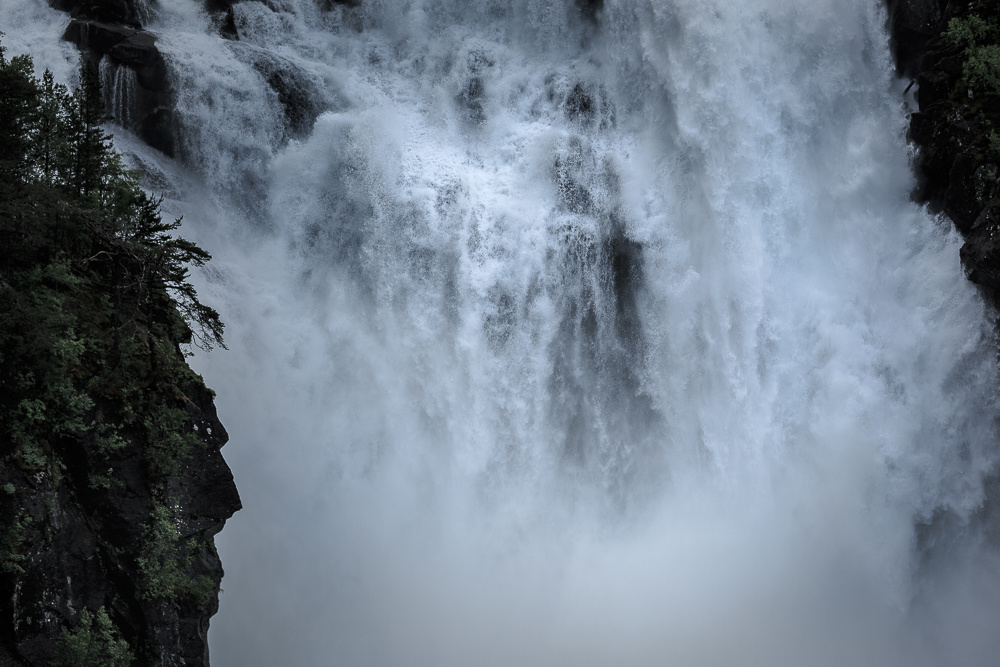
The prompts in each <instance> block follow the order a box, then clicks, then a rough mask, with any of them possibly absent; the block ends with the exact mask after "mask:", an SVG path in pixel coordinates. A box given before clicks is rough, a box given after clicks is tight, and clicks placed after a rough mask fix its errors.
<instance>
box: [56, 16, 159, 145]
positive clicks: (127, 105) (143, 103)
mask: <svg viewBox="0 0 1000 667" xmlns="http://www.w3.org/2000/svg"><path fill="white" fill-rule="evenodd" d="M122 4H123V5H124V4H125V3H122ZM126 6H127V5H126ZM90 15H91V14H86V13H84V12H78V16H90ZM130 15H131V11H124V12H122V13H121V16H130ZM63 39H66V40H67V41H70V42H73V43H74V44H76V45H77V46H78V47H79V48H80V51H81V52H82V53H83V54H84V55H85V56H86V57H89V58H90V59H91V60H92V61H93V62H94V63H95V64H96V65H98V67H99V68H100V69H101V72H102V78H104V82H103V83H104V88H105V91H104V93H105V97H106V99H107V101H108V107H109V109H110V110H111V112H112V115H113V116H114V117H115V120H116V121H118V122H119V123H120V124H121V125H123V126H124V127H126V128H127V129H128V130H131V131H132V132H135V133H136V134H138V135H139V136H140V137H141V138H142V140H143V141H145V142H146V143H147V144H149V145H150V146H152V147H153V148H156V149H159V150H161V151H163V152H164V153H166V154H167V155H170V156H171V157H172V156H173V155H174V111H173V110H174V98H173V94H172V92H171V89H170V83H169V78H168V76H167V65H166V63H165V62H164V60H163V55H162V54H161V53H160V51H159V49H157V48H156V37H155V36H154V35H152V34H151V33H148V32H146V31H144V30H142V29H141V28H139V27H133V26H132V25H129V24H125V23H105V22H103V21H101V20H98V19H92V18H74V19H73V20H72V21H71V22H70V24H69V26H68V27H67V28H66V32H65V33H64V34H63Z"/></svg>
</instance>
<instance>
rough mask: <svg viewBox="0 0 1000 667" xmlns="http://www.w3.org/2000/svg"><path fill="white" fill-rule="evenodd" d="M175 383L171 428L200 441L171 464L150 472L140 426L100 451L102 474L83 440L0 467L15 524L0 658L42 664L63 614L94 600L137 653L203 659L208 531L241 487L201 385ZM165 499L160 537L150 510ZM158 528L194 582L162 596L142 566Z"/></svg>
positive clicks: (151, 559) (169, 659) (217, 525)
mask: <svg viewBox="0 0 1000 667" xmlns="http://www.w3.org/2000/svg"><path fill="white" fill-rule="evenodd" d="M185 393H186V396H184V397H183V399H184V402H185V404H186V405H187V414H188V422H187V423H186V424H183V425H182V426H181V430H182V431H185V432H193V433H195V434H197V436H198V438H199V440H200V442H201V446H200V447H194V448H192V450H191V451H190V453H189V455H188V456H187V457H186V458H184V459H183V460H182V461H181V463H180V466H179V469H178V470H177V472H176V473H174V474H172V475H168V476H158V475H156V474H151V472H150V468H149V464H148V458H149V456H148V451H149V448H150V446H151V443H149V442H144V441H143V440H142V439H141V437H137V438H136V439H134V440H130V442H129V443H128V444H127V445H126V446H124V447H123V448H122V449H121V450H120V451H117V452H116V453H115V454H113V455H112V456H111V457H110V459H109V461H108V462H107V463H108V464H110V467H109V468H108V470H107V473H106V481H105V483H96V484H95V478H94V476H93V475H92V474H88V471H92V470H93V469H94V466H95V462H96V461H97V460H98V454H97V452H96V448H97V446H96V445H95V443H94V442H92V441H90V442H84V441H80V442H77V443H75V446H72V447H65V448H62V451H60V452H58V454H59V455H60V457H59V459H58V460H59V461H60V463H61V464H60V465H58V467H51V466H47V467H43V468H41V469H39V467H38V466H37V465H33V464H31V463H30V462H27V461H21V462H20V465H19V466H18V467H16V468H15V467H10V466H8V467H7V468H6V469H4V470H2V471H0V519H2V521H0V524H2V525H4V526H10V527H11V528H10V529H9V532H13V533H16V535H4V536H2V538H3V540H4V541H6V542H7V543H9V544H7V545H6V546H10V544H12V543H16V544H17V549H16V552H14V551H11V552H6V551H5V552H4V554H5V557H4V561H5V562H4V563H2V566H3V569H4V572H5V574H6V575H7V576H4V577H2V578H0V582H2V586H3V588H4V590H2V591H0V594H2V596H3V599H4V600H5V603H4V605H3V616H4V618H3V619H2V622H0V633H2V635H0V665H8V664H9V665H31V666H33V667H34V666H38V667H41V666H44V665H48V664H50V662H51V661H52V660H53V659H54V658H56V655H57V650H58V646H59V642H60V637H62V636H63V632H64V630H63V628H64V626H65V624H66V623H67V622H68V623H69V624H71V625H76V624H78V623H79V621H80V617H81V612H83V610H86V609H91V610H95V609H99V608H104V609H105V610H106V611H107V613H108V614H109V616H110V617H111V618H112V620H113V622H114V624H115V626H117V628H118V630H120V631H121V633H122V636H123V638H124V639H125V640H126V641H128V643H129V645H130V646H133V647H142V649H141V651H140V654H138V655H136V656H135V657H136V664H138V665H160V666H161V667H167V666H168V665H188V666H197V667H207V666H208V664H209V661H208V643H207V632H208V623H209V619H210V617H211V616H212V615H213V614H215V612H216V611H218V596H217V591H218V587H219V584H220V582H221V580H222V574H223V571H222V564H221V563H220V561H219V557H218V554H217V553H216V551H215V547H214V544H213V537H214V536H215V534H216V533H218V532H219V531H220V530H221V529H222V527H223V525H224V524H225V522H226V520H227V519H228V518H229V517H231V516H232V515H233V513H234V512H236V511H237V510H238V509H240V499H239V495H238V493H237V491H236V486H235V484H234V483H233V476H232V473H231V472H230V470H229V467H228V466H227V465H226V463H225V461H224V460H223V459H222V455H221V453H220V448H221V447H222V445H223V444H225V442H226V440H227V437H228V436H227V435H226V431H225V429H224V428H223V426H222V424H221V423H219V420H218V417H217V416H216V412H215V407H214V405H213V403H212V395H211V392H210V391H209V390H207V389H206V388H205V387H204V386H203V385H201V384H200V383H192V384H190V385H189V386H188V388H187V390H186V391H185ZM53 446H54V447H58V445H53ZM99 460H100V461H101V462H102V463H103V462H104V458H100V459H99ZM165 502H166V503H167V506H168V507H169V511H170V516H169V522H170V526H168V528H170V530H169V531H168V533H170V534H168V535H167V536H166V537H164V535H160V534H157V533H156V528H157V527H156V526H155V525H153V524H151V519H150V517H151V515H152V516H155V508H156V507H163V506H164V503H165ZM158 540H159V541H161V542H162V541H163V540H166V541H167V542H168V544H167V546H168V547H170V548H172V549H176V552H177V554H179V555H177V556H176V558H177V559H179V560H177V561H176V562H174V563H172V564H173V565H176V566H178V567H179V568H181V570H182V572H183V576H184V577H186V578H188V579H189V580H190V581H192V582H199V584H200V588H191V589H190V592H187V593H182V594H179V595H171V596H164V595H162V594H161V593H162V591H160V590H159V589H156V588H153V587H151V584H150V582H149V581H148V579H149V578H150V577H151V574H150V573H151V572H152V571H154V570H155V567H156V566H161V565H163V563H158V562H157V559H158V558H162V557H163V548H164V547H163V545H162V544H158V543H157V541H158ZM171 557H172V556H171Z"/></svg>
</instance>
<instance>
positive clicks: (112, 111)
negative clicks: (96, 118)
mask: <svg viewBox="0 0 1000 667" xmlns="http://www.w3.org/2000/svg"><path fill="white" fill-rule="evenodd" d="M99 74H100V77H101V88H102V90H103V92H104V100H105V105H106V106H107V109H108V115H110V116H111V117H112V118H113V119H114V120H115V122H116V123H118V124H119V125H121V126H122V127H124V128H125V129H127V130H135V129H137V128H136V122H137V119H136V111H137V108H136V88H137V86H138V85H139V83H138V80H137V78H136V75H135V70H134V69H132V68H131V67H129V66H128V65H119V64H118V63H115V62H113V61H112V60H111V59H110V58H108V57H107V56H105V57H103V58H101V62H100V66H99Z"/></svg>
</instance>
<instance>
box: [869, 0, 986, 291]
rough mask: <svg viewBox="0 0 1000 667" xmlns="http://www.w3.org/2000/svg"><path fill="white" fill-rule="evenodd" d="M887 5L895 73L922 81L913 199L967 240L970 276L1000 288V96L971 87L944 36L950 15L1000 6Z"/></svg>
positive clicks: (947, 0) (894, 1)
mask: <svg viewBox="0 0 1000 667" xmlns="http://www.w3.org/2000/svg"><path fill="white" fill-rule="evenodd" d="M887 4H888V8H889V17H890V21H889V23H890V28H891V29H892V31H893V33H892V38H893V39H892V43H893V48H894V51H895V55H896V59H897V64H898V71H899V72H900V74H902V75H903V76H905V77H908V78H910V79H911V80H913V81H914V82H915V83H916V85H917V92H916V98H917V102H918V104H919V110H918V111H917V112H915V113H913V114H911V116H910V130H909V138H910V140H911V141H912V142H914V143H915V144H916V145H917V146H918V147H919V148H920V152H919V155H918V158H917V164H916V168H917V173H918V176H919V178H920V185H919V188H918V190H917V192H916V193H915V197H916V199H918V200H919V201H923V202H927V203H928V204H929V205H930V208H931V210H934V211H941V212H943V213H944V214H945V215H947V216H948V217H949V218H950V219H951V220H952V221H953V222H954V223H955V227H956V228H957V229H958V230H959V231H960V232H961V233H962V235H963V236H964V237H965V239H966V243H965V246H964V247H963V248H962V252H961V256H962V262H963V264H964V266H965V268H966V272H967V275H968V277H969V279H970V280H971V281H973V282H975V283H977V284H980V285H983V286H984V287H986V288H988V289H990V290H995V289H998V288H1000V252H998V251H997V250H998V244H997V242H996V240H995V237H996V234H997V232H998V224H997V223H998V221H997V210H996V203H997V197H998V195H1000V165H998V164H997V155H996V152H995V149H994V148H991V146H990V132H991V130H992V128H994V127H996V126H998V123H1000V94H997V93H996V92H995V91H994V92H990V91H984V90H978V91H973V90H972V89H971V88H967V85H966V84H965V83H963V81H964V78H963V77H964V73H965V72H964V68H965V59H966V57H967V55H966V53H965V51H964V49H963V48H962V46H961V45H959V44H956V43H955V42H954V41H953V40H951V39H949V38H948V37H947V36H946V35H945V32H946V31H947V29H948V24H949V22H950V21H951V20H952V19H955V18H959V19H963V18H964V17H966V16H968V15H970V13H976V14H977V15H980V16H987V17H992V18H990V20H997V16H996V14H997V11H998V10H997V7H996V5H992V4H991V3H988V2H972V3H970V2H967V1H958V0H888V3H887ZM984 12H985V13H984Z"/></svg>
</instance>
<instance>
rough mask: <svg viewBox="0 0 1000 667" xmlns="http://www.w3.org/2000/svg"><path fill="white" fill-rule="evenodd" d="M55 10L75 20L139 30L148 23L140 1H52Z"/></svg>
mask: <svg viewBox="0 0 1000 667" xmlns="http://www.w3.org/2000/svg"><path fill="white" fill-rule="evenodd" d="M51 4H52V6H53V7H54V8H55V9H60V10H62V11H64V12H68V13H69V15H70V16H71V17H73V18H76V19H83V20H92V21H100V22H102V23H116V24H122V25H127V26H130V27H133V28H141V27H142V26H143V24H145V23H147V22H148V19H149V16H148V12H147V11H146V5H145V4H142V2H141V0H140V1H139V2H137V1H136V0H53V2H52V3H51Z"/></svg>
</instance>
